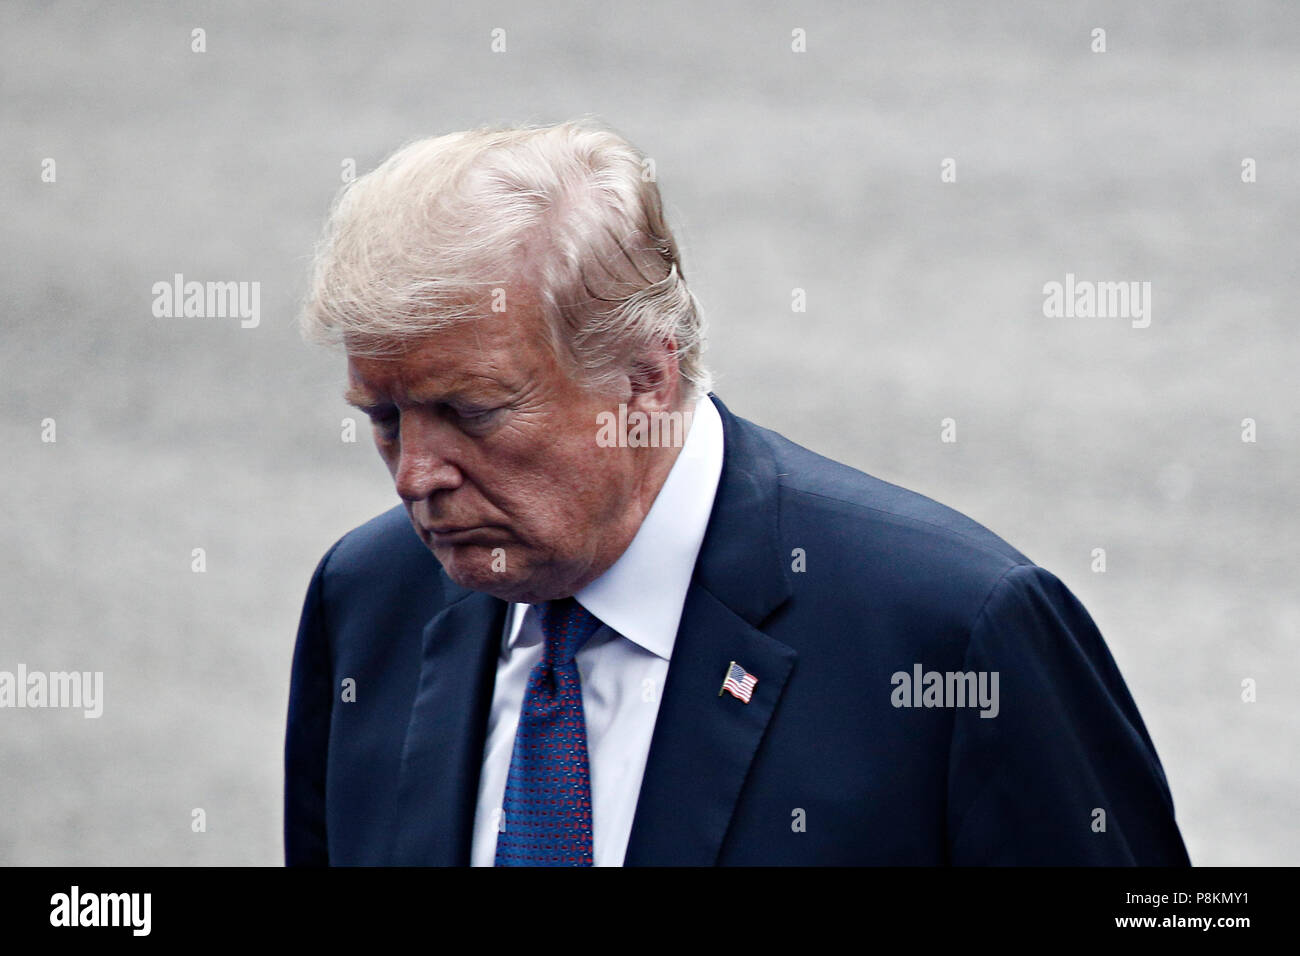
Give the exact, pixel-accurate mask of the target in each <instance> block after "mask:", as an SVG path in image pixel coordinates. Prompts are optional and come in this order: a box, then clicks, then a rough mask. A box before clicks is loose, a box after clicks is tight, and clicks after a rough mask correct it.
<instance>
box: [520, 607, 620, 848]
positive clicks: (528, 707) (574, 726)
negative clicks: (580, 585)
mask: <svg viewBox="0 0 1300 956" xmlns="http://www.w3.org/2000/svg"><path fill="white" fill-rule="evenodd" d="M541 622H542V635H543V636H544V637H545V641H544V643H543V644H542V659H541V660H540V661H538V662H537V664H536V665H535V666H534V667H533V670H532V673H530V674H529V675H528V690H527V691H526V692H525V693H524V704H523V707H522V708H521V709H520V712H519V729H518V730H517V731H516V732H515V749H514V752H513V754H512V755H511V757H510V773H509V776H508V777H507V778H506V795H505V799H504V800H503V801H502V806H501V809H502V811H503V813H502V821H501V829H500V832H499V833H498V834H497V854H496V865H497V866H591V865H592V856H591V777H590V775H589V773H588V770H587V722H586V719H585V718H584V716H583V712H582V685H581V684H580V683H579V680H578V665H577V664H576V663H574V656H575V655H576V654H577V653H578V649H579V648H580V647H582V645H583V644H584V643H586V641H587V639H588V638H589V637H591V635H592V634H594V633H596V631H597V629H599V627H600V620H599V619H598V618H596V617H595V616H594V615H593V614H592V613H591V612H590V611H588V610H587V609H586V608H585V607H583V606H582V605H581V604H579V603H578V602H577V601H576V600H574V599H573V598H571V597H568V598H564V599H563V600H559V601H548V602H547V603H546V604H543V605H542V606H541Z"/></svg>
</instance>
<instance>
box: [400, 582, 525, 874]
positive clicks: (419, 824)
mask: <svg viewBox="0 0 1300 956" xmlns="http://www.w3.org/2000/svg"><path fill="white" fill-rule="evenodd" d="M442 580H443V587H444V590H445V591H446V592H447V594H448V598H449V600H450V601H451V602H452V603H450V604H449V606H447V607H446V608H444V609H443V610H442V612H441V613H439V614H438V616H437V617H435V618H434V619H433V620H432V621H431V622H429V624H428V626H426V627H425V629H424V644H423V656H422V660H421V666H420V681H419V685H418V688H417V690H416V695H415V703H414V705H413V706H412V708H411V714H410V720H409V722H408V724H407V728H406V741H405V744H404V745H403V747H402V767H401V774H400V778H399V780H398V795H397V800H398V814H397V820H398V821H400V823H401V829H400V831H397V832H395V833H394V840H395V843H394V846H393V851H392V853H391V855H390V858H391V859H392V860H393V861H394V863H396V864H398V865H402V866H468V865H469V858H470V846H471V839H472V836H473V825H474V813H475V809H476V804H477V799H478V781H479V771H480V769H481V767H482V761H483V743H484V736H485V733H486V727H487V718H488V711H489V708H490V707H491V704H492V688H493V684H494V682H495V679H496V661H497V655H498V653H499V651H500V648H501V643H500V639H501V628H502V626H503V625H504V623H505V612H506V608H507V607H508V605H507V604H506V602H504V601H500V600H498V599H496V598H494V597H491V596H490V595H487V594H482V593H479V592H475V591H469V590H466V589H464V588H461V587H458V586H457V585H455V584H452V583H451V582H450V581H448V580H447V579H446V578H445V577H444V578H443V579H442Z"/></svg>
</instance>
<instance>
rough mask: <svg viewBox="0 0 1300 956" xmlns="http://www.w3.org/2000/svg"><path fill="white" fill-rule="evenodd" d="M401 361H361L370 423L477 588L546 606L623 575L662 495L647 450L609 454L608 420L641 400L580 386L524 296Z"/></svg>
mask: <svg viewBox="0 0 1300 956" xmlns="http://www.w3.org/2000/svg"><path fill="white" fill-rule="evenodd" d="M510 291H511V292H514V293H515V294H514V295H513V297H511V299H510V301H511V303H512V305H513V308H512V309H511V311H510V312H509V313H494V312H490V311H487V312H484V313H483V314H482V315H481V317H479V318H476V319H474V320H472V321H468V322H462V323H460V324H457V325H455V326H453V327H451V328H449V329H446V330H444V331H441V332H437V333H434V334H432V335H430V336H429V337H428V338H426V339H423V340H421V341H420V342H419V343H418V344H416V345H415V346H414V347H412V348H411V349H409V350H407V351H406V352H404V353H402V354H401V355H399V356H397V357H396V358H386V359H375V358H364V357H360V356H356V355H351V354H349V356H348V379H349V388H348V392H347V396H346V397H347V398H348V400H349V401H350V402H352V404H354V405H357V406H358V407H359V408H361V409H362V410H363V411H365V412H366V413H367V414H368V415H369V416H370V419H371V422H372V424H373V428H374V437H375V445H376V446H377V447H378V449H379V453H380V455H381V456H382V457H383V459H384V461H385V463H386V464H387V465H388V470H389V472H390V473H391V474H392V476H393V482H394V485H395V486H396V490H397V493H398V495H400V496H401V498H402V500H403V501H404V502H405V503H406V510H407V513H408V514H409V515H410V517H411V523H412V524H413V525H414V526H415V530H416V532H417V533H418V534H419V535H420V537H421V539H422V540H423V541H424V543H425V544H426V545H427V546H428V547H429V548H430V550H432V551H433V553H434V555H435V556H436V557H437V558H438V560H439V561H440V562H441V563H442V566H443V568H444V569H445V570H446V572H447V574H448V576H449V577H450V578H451V579H452V580H453V581H455V582H456V583H457V584H460V585H461V586H463V587H467V588H472V589H474V590H478V591H485V592H487V593H489V594H492V595H495V596H496V597H499V598H502V599H504V600H510V601H521V602H526V603H537V602H539V601H543V600H550V599H553V598H557V597H564V596H567V595H569V594H572V593H573V592H574V591H576V590H578V589H580V588H581V587H582V586H584V585H585V584H587V583H588V582H589V581H591V580H593V579H594V578H596V577H597V576H599V575H600V574H601V573H603V572H604V570H605V569H606V568H607V567H608V566H609V565H610V564H612V563H613V562H614V561H615V560H616V559H617V558H618V556H619V555H620V554H621V553H622V552H623V550H624V549H625V548H626V546H627V544H628V542H629V541H630V540H631V538H632V536H633V535H634V534H635V533H636V529H637V528H638V527H639V526H640V523H641V519H642V518H643V517H644V515H645V512H646V510H648V509H649V506H650V503H651V502H652V501H653V498H654V495H655V493H657V491H658V485H657V484H656V485H654V486H653V487H650V482H648V480H647V479H648V477H649V476H651V475H653V474H654V473H655V471H656V469H654V468H652V467H651V461H650V459H649V458H648V457H647V456H646V455H644V454H638V452H643V451H644V449H631V448H607V447H599V446H598V445H597V443H596V435H597V419H596V416H597V413H598V412H601V411H606V410H614V409H616V408H617V405H618V403H619V402H620V401H622V402H627V404H628V407H629V410H630V409H633V408H637V407H645V408H647V409H648V408H649V405H644V406H643V405H639V404H638V403H639V402H641V401H649V402H651V403H652V400H650V399H641V398H638V397H637V396H634V395H633V394H632V390H631V388H630V386H629V387H627V388H626V390H625V391H623V393H622V394H619V392H620V389H619V388H615V389H612V390H611V392H609V393H606V394H605V395H603V396H602V395H598V394H596V393H593V392H591V391H588V390H586V389H584V388H582V387H581V386H580V385H578V384H577V383H575V382H574V381H572V380H571V379H570V378H569V376H568V374H567V373H566V371H565V370H564V368H563V367H562V366H561V365H559V363H558V362H557V360H556V358H555V356H554V355H553V354H552V352H551V350H550V348H549V347H548V346H547V343H546V339H545V335H546V331H545V326H544V324H543V319H542V317H541V314H540V312H539V310H538V309H537V307H536V305H535V303H534V302H533V301H532V300H531V297H530V296H528V295H527V294H526V293H524V292H519V291H516V290H513V289H512V290H510Z"/></svg>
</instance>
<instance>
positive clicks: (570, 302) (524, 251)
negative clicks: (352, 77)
mask: <svg viewBox="0 0 1300 956" xmlns="http://www.w3.org/2000/svg"><path fill="white" fill-rule="evenodd" d="M647 170H648V163H647V160H646V159H645V157H644V156H643V155H642V154H641V153H640V152H639V151H638V150H637V149H636V148H635V147H633V146H632V145H631V144H630V143H628V142H627V141H626V140H625V139H624V138H623V137H621V136H619V135H618V134H617V133H615V132H614V131H612V130H611V129H609V128H607V127H605V126H603V125H601V124H599V123H598V122H595V121H593V120H590V119H583V120H578V121H570V122H566V123H560V124H557V125H554V126H542V127H536V126H525V127H505V128H482V129H475V130H467V131H464V132H458V133H449V134H447V135H445V136H438V137H434V138H430V139H422V140H418V141H416V142H413V143H410V144H408V145H406V146H404V147H402V148H401V149H399V150H398V151H397V152H395V153H393V154H392V155H391V156H389V157H388V158H387V159H386V160H384V162H383V163H382V164H380V165H379V166H378V167H377V168H376V169H375V170H373V171H372V172H370V173H368V174H366V175H365V176H362V177H361V178H359V179H357V180H355V181H354V182H352V183H350V184H348V185H347V186H345V187H344V188H343V190H342V191H341V192H340V194H339V196H338V198H337V199H336V200H335V202H334V206H333V208H332V210H331V212H330V216H329V220H328V223H327V226H326V230H325V235H324V237H323V238H322V240H321V242H320V243H319V244H318V246H317V250H316V259H315V264H314V270H313V272H314V275H313V280H312V288H311V292H310V295H309V298H308V302H307V305H306V307H305V308H304V310H303V313H302V318H301V327H302V330H303V332H304V334H305V335H306V336H307V338H309V339H310V340H313V341H318V342H325V343H329V344H334V345H339V344H342V345H345V346H346V348H347V349H348V350H349V351H350V352H353V353H355V354H363V355H368V356H378V355H387V354H393V353H395V352H398V351H401V350H403V349H404V348H405V347H407V346H409V345H410V344H412V343H413V342H414V341H415V340H418V339H420V338H421V337H423V336H426V335H428V334H430V333H432V332H436V331H439V330H441V329H444V328H446V327H448V326H449V325H451V324H452V323H454V322H457V321H462V320H471V319H473V318H474V317H475V316H476V315H481V314H482V313H483V310H484V307H485V303H486V302H487V301H488V300H489V299H490V298H491V297H492V296H493V295H498V296H499V295H501V291H500V290H501V288H502V287H503V285H504V284H505V283H507V282H511V281H514V282H519V283H522V284H524V285H525V286H526V287H527V288H529V289H530V291H531V292H533V293H534V294H536V295H537V297H538V301H539V303H540V305H541V308H542V312H543V314H544V316H545V317H546V319H547V321H548V323H549V326H550V332H551V338H552V344H553V345H554V346H556V347H557V354H559V355H561V356H562V357H563V356H567V357H568V358H570V359H572V360H573V362H572V363H571V367H572V369H573V371H574V372H575V373H576V374H575V378H577V379H579V380H580V381H582V382H583V383H584V384H587V385H589V386H591V387H595V388H599V387H601V386H604V385H606V384H609V383H610V382H612V381H613V380H615V379H617V378H618V377H620V376H621V375H624V374H631V375H633V376H635V375H636V374H638V369H640V368H641V367H642V362H643V359H642V356H644V355H646V354H648V353H649V352H650V350H651V349H653V348H654V347H656V346H657V345H659V343H661V342H664V341H666V340H668V339H670V338H671V339H672V340H674V341H675V344H676V356H677V362H678V370H679V374H680V377H681V382H682V386H683V389H682V390H683V393H684V394H683V401H685V400H689V399H692V398H695V397H698V396H699V395H701V394H703V393H705V392H707V391H708V390H709V388H710V383H711V379H710V376H709V372H708V370H707V369H706V368H705V366H704V364H703V361H702V353H703V350H704V328H703V320H702V316H701V309H700V306H699V302H698V301H697V300H696V298H695V295H694V294H693V293H692V292H691V291H690V290H689V289H688V288H687V285H686V279H685V276H683V274H682V267H681V261H680V258H679V255H678V250H677V243H676V241H675V240H674V238H673V235H672V232H671V231H670V230H669V228H668V225H667V222H666V221H665V218H664V213H663V207H662V202H661V200H660V196H659V189H658V186H657V185H656V183H655V182H654V179H653V177H651V176H647V175H646V173H647Z"/></svg>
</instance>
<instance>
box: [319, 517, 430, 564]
mask: <svg viewBox="0 0 1300 956" xmlns="http://www.w3.org/2000/svg"><path fill="white" fill-rule="evenodd" d="M321 565H322V569H323V572H324V574H325V575H326V576H328V577H329V579H330V580H331V581H338V580H340V579H348V578H356V577H367V578H368V577H372V576H375V575H378V576H382V577H392V576H394V575H397V576H399V577H400V576H403V575H406V574H410V573H431V574H436V573H437V572H438V570H439V565H438V562H437V560H436V559H435V558H434V557H433V555H432V554H431V553H430V552H429V549H428V548H426V547H425V546H424V543H423V542H422V541H420V538H419V536H418V535H417V534H416V533H415V529H414V528H412V527H411V521H410V518H409V517H408V516H407V514H406V509H405V508H403V507H402V506H401V505H398V506H396V507H394V508H390V509H389V510H388V511H385V512H384V513H383V514H380V515H377V516H375V517H374V518H371V519H370V520H369V521H367V522H366V523H365V524H362V525H358V526H357V527H355V528H353V529H352V530H351V531H349V532H348V533H347V534H345V535H343V537H341V538H339V540H338V541H337V542H335V544H334V546H333V547H332V548H330V550H329V551H328V552H327V553H326V555H325V557H324V558H323V559H322V561H321Z"/></svg>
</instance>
